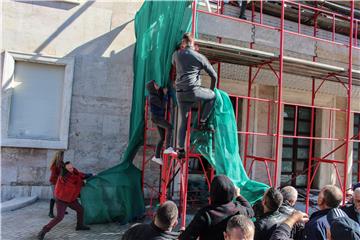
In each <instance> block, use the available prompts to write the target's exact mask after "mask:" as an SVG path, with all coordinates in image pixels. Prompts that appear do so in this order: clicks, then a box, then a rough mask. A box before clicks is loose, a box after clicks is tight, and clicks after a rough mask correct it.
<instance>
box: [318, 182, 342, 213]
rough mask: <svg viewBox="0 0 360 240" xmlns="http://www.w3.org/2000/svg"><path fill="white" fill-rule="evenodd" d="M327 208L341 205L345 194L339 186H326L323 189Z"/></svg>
mask: <svg viewBox="0 0 360 240" xmlns="http://www.w3.org/2000/svg"><path fill="white" fill-rule="evenodd" d="M321 192H322V193H323V197H324V201H325V204H326V206H328V207H330V208H336V207H338V206H339V205H340V203H341V201H342V198H343V193H342V191H341V190H340V188H338V187H337V186H334V185H326V186H325V187H323V188H322V189H321Z"/></svg>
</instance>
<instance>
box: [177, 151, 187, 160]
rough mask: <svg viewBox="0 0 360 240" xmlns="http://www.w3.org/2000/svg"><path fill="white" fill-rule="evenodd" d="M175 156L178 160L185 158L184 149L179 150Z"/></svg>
mask: <svg viewBox="0 0 360 240" xmlns="http://www.w3.org/2000/svg"><path fill="white" fill-rule="evenodd" d="M177 156H178V158H179V159H183V158H185V150H184V149H179V150H178V152H177Z"/></svg>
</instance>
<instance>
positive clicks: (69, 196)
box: [55, 168, 86, 202]
mask: <svg viewBox="0 0 360 240" xmlns="http://www.w3.org/2000/svg"><path fill="white" fill-rule="evenodd" d="M85 178H86V175H85V174H84V173H82V172H79V171H78V170H77V169H75V168H74V171H73V173H70V172H66V173H65V174H64V176H59V178H58V180H57V182H56V185H55V197H56V199H58V200H61V201H64V202H73V201H75V200H76V199H77V198H78V197H79V195H80V191H81V187H82V186H83V185H84V181H83V179H85Z"/></svg>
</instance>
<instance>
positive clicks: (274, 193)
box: [262, 187, 283, 213]
mask: <svg viewBox="0 0 360 240" xmlns="http://www.w3.org/2000/svg"><path fill="white" fill-rule="evenodd" d="M282 203H283V196H282V194H281V192H280V191H279V190H278V189H275V188H273V187H271V188H269V189H268V190H267V191H266V192H265V194H264V196H263V199H262V205H263V207H264V213H267V212H274V211H277V210H278V209H279V207H280V206H281V204H282Z"/></svg>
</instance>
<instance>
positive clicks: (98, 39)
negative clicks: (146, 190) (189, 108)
mask: <svg viewBox="0 0 360 240" xmlns="http://www.w3.org/2000/svg"><path fill="white" fill-rule="evenodd" d="M141 4H142V3H141V2H139V1H132V2H122V1H119V2H101V1H99V2H93V1H80V2H76V1H75V2H71V1H53V2H40V1H39V2H36V1H35V2H17V1H5V2H3V3H2V12H3V35H2V36H3V39H2V64H1V67H2V72H1V76H2V86H3V87H2V149H1V154H2V156H1V171H2V174H1V188H2V201H4V200H8V199H11V198H13V197H15V196H27V195H38V196H40V197H41V198H47V197H49V196H50V187H49V182H48V178H49V174H50V172H49V164H50V161H51V159H52V157H53V155H54V153H55V151H56V150H57V149H66V151H65V161H72V162H74V164H75V166H76V167H78V168H79V169H81V170H83V171H86V172H99V171H101V170H104V169H106V168H108V167H111V166H113V165H115V164H116V163H117V162H118V161H119V159H120V157H121V155H122V153H123V152H124V150H125V148H126V145H127V140H128V131H129V116H130V110H131V93H132V79H133V66H132V58H133V51H134V44H135V34H134V17H135V14H136V12H137V10H138V9H139V8H140V7H141ZM224 10H225V12H224V14H226V15H229V16H237V15H238V11H239V8H237V7H235V6H231V5H225V9H224ZM249 14H250V12H249V11H248V12H247V15H249ZM264 21H266V22H268V23H269V24H274V25H276V24H278V21H279V19H278V18H276V17H272V16H268V15H264ZM224 26H226V27H224ZM285 26H286V28H289V29H291V28H296V27H297V23H295V22H291V21H286V22H285ZM302 29H303V31H304V32H311V31H312V27H309V26H305V25H303V26H302ZM198 32H199V34H200V38H201V39H208V40H216V37H218V36H221V37H222V38H223V42H224V43H229V44H233V45H237V46H248V45H249V44H250V43H251V42H253V43H254V46H255V49H258V50H264V51H269V52H277V51H278V46H279V36H278V34H276V33H273V32H270V31H267V30H264V29H261V28H259V27H255V26H251V25H246V24H240V23H238V22H234V21H231V20H228V19H221V18H217V17H210V16H208V15H206V14H200V15H199V17H198ZM318 34H319V35H322V36H327V35H329V34H331V33H329V32H327V31H325V30H319V32H318ZM336 38H337V39H340V40H342V41H344V42H347V41H348V39H347V37H346V36H344V35H341V34H337V35H336ZM347 53H348V52H347V48H346V47H334V46H332V45H330V44H326V43H322V42H317V41H313V40H308V39H305V40H304V39H299V38H296V37H293V36H286V40H285V54H286V55H287V56H292V57H298V58H303V59H309V60H311V59H312V58H313V57H314V56H316V58H317V60H318V61H319V62H323V63H328V64H332V65H335V66H341V67H346V66H347V61H348V58H347ZM355 53H357V54H354V60H353V62H354V63H359V62H360V54H359V52H355ZM355 68H357V69H359V65H357V66H355ZM247 74H248V69H247V67H244V66H238V65H232V64H225V63H222V64H221V72H220V76H221V85H220V88H221V89H223V90H225V91H227V92H228V93H229V94H234V95H243V96H246V95H247V79H248V75H247ZM49 79H52V80H51V81H49ZM257 79H259V81H256V82H255V85H254V87H253V88H252V96H253V97H257V98H268V99H274V100H275V99H276V98H277V95H276V93H277V86H276V79H275V76H274V75H273V74H271V73H270V72H269V71H267V70H264V71H261V72H259V75H258V78H257ZM284 79H285V80H284V91H283V100H284V102H286V103H288V104H285V105H284V109H283V114H282V116H283V121H282V122H283V125H282V126H281V129H282V131H283V133H286V132H287V131H288V132H292V131H294V127H295V126H294V122H295V118H297V120H296V122H298V124H299V125H298V128H297V131H298V133H299V134H304V135H307V134H309V132H310V124H309V116H310V115H309V111H311V110H309V108H308V107H302V108H295V107H293V106H292V105H291V103H296V104H303V105H309V104H310V101H311V80H310V79H306V78H304V77H299V76H296V75H292V74H285V75H284ZM208 82H209V79H208V78H207V76H206V75H204V76H203V83H204V85H207V84H208ZM345 95H346V93H345V91H344V90H343V89H341V88H339V85H338V84H336V83H331V82H327V83H325V84H324V86H323V87H322V88H321V90H319V93H318V95H317V98H316V105H319V106H322V107H336V108H346V104H347V103H346V98H345ZM352 96H353V98H352V109H353V111H358V112H360V88H359V87H357V86H354V87H353V93H352ZM274 109H275V108H274V107H272V110H271V111H272V114H271V116H272V117H271V119H269V120H268V119H267V116H268V114H267V110H268V106H267V105H264V104H261V103H256V102H253V103H252V104H251V108H250V115H251V117H252V119H253V121H252V123H251V124H250V129H251V131H267V129H269V128H270V129H271V131H273V130H274V129H275V127H276V126H275V124H274V123H275V117H276V114H275V110H274ZM238 113H239V117H238V128H239V130H241V131H244V130H245V121H244V119H245V117H246V101H241V102H240V103H239V104H238ZM359 118H360V117H359V115H358V114H357V113H353V114H352V124H351V128H350V131H351V132H356V131H359V124H360V119H359ZM345 119H346V115H345V113H342V112H336V113H335V112H333V113H331V112H329V111H326V110H317V111H316V121H315V126H314V127H315V134H317V135H319V136H320V135H321V136H323V135H328V136H332V137H336V138H343V137H344V134H345ZM329 129H330V130H329ZM150 138H151V140H152V141H155V140H156V138H157V135H156V134H152V135H150ZM249 141H250V144H249V146H251V147H250V148H249V149H248V151H249V152H250V153H254V154H255V153H256V154H257V155H261V156H264V157H272V156H273V155H274V154H275V153H274V141H273V139H272V138H271V137H268V136H253V137H250V139H249ZM239 142H240V145H241V146H242V145H243V143H244V136H243V135H242V134H239ZM350 145H351V146H350V149H351V151H350V155H349V156H348V157H349V160H350V161H349V162H350V165H349V172H348V173H347V174H346V175H347V176H348V178H349V180H350V178H351V175H352V172H351V171H352V170H353V171H354V173H357V172H356V171H358V166H359V165H356V160H357V161H358V160H359V154H358V152H359V147H358V143H354V144H350ZM241 146H240V149H241V155H242V156H243V154H244V153H243V151H244V148H243V147H241ZM334 147H336V143H335V142H333V141H328V142H326V141H321V142H320V141H319V142H317V141H316V142H315V146H314V155H315V156H316V155H321V154H324V153H326V152H328V151H329V150H331V149H332V148H334ZM280 149H281V151H280V152H281V159H282V164H281V165H280V166H279V168H278V171H279V173H280V174H281V180H280V183H279V184H287V185H288V184H292V185H294V186H297V187H300V188H302V187H304V186H306V184H307V182H306V177H304V176H306V172H305V173H302V171H303V170H304V169H305V170H306V164H307V156H308V151H309V144H308V142H307V141H301V140H290V139H283V140H282V142H281V148H280ZM343 155H344V152H343V149H342V150H341V151H337V152H335V153H334V154H333V156H331V157H333V158H341V157H342V156H343ZM150 157H151V153H150V152H149V153H148V158H150ZM353 159H354V160H355V161H354V162H353ZM141 161H142V150H141V149H140V150H139V153H138V156H137V157H136V159H135V160H134V163H135V165H137V166H139V168H140V166H141ZM249 164H250V163H248V166H247V167H249ZM339 170H340V175H341V176H344V175H345V174H344V172H343V171H342V170H341V169H339ZM272 171H274V170H272ZM295 172H296V173H298V177H296V178H294V173H295ZM158 173H159V166H158V165H156V164H149V165H148V168H147V169H146V174H145V176H146V180H145V181H147V182H151V183H153V184H155V185H156V183H157V182H158V177H159V174H158ZM272 174H273V172H272ZM251 177H252V178H253V179H256V180H258V181H262V182H265V183H268V180H267V178H266V172H265V169H264V166H263V165H262V164H261V163H258V162H257V163H255V164H254V167H253V169H252V172H251ZM335 183H336V172H335V170H334V167H333V166H332V165H321V167H320V168H319V172H318V174H317V176H316V180H315V183H314V185H313V187H314V188H319V187H321V186H323V185H325V184H335Z"/></svg>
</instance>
